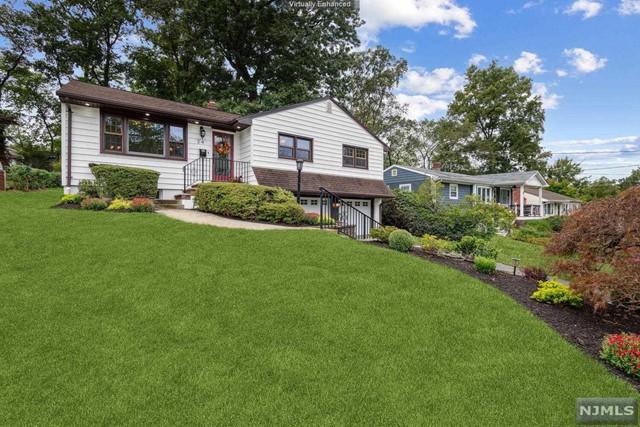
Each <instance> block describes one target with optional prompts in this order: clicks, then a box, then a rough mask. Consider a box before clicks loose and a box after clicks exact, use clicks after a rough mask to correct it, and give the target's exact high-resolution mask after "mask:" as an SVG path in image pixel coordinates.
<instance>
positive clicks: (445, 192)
mask: <svg viewBox="0 0 640 427" xmlns="http://www.w3.org/2000/svg"><path fill="white" fill-rule="evenodd" d="M443 184H444V187H443V188H442V196H443V199H442V200H443V201H444V202H445V203H449V204H452V205H457V204H460V203H462V202H464V198H465V197H466V196H469V195H471V194H472V193H473V185H468V184H458V198H457V199H450V198H449V186H450V184H449V183H448V182H445V183H443Z"/></svg>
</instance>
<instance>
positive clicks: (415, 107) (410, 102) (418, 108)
mask: <svg viewBox="0 0 640 427" xmlns="http://www.w3.org/2000/svg"><path fill="white" fill-rule="evenodd" d="M397 98H398V101H399V102H400V103H401V104H407V116H408V117H409V118H410V119H413V120H419V119H422V118H424V117H425V116H430V115H432V114H435V113H438V112H440V111H446V110H447V106H448V103H447V101H443V100H442V99H433V98H429V97H428V96H425V95H406V94H404V93H399V94H398V96H397Z"/></svg>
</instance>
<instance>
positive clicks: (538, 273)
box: [524, 266, 547, 282]
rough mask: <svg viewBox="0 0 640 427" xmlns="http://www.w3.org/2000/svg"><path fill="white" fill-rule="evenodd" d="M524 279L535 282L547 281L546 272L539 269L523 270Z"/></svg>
mask: <svg viewBox="0 0 640 427" xmlns="http://www.w3.org/2000/svg"><path fill="white" fill-rule="evenodd" d="M524 277H526V278H527V279H533V280H535V281H536V282H542V281H545V280H547V272H546V271H544V269H542V268H540V267H536V266H529V267H525V268H524Z"/></svg>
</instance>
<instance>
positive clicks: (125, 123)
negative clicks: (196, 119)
mask: <svg viewBox="0 0 640 427" xmlns="http://www.w3.org/2000/svg"><path fill="white" fill-rule="evenodd" d="M105 116H114V117H119V118H121V119H122V151H116V150H105V148H104V142H105V141H104V140H105V138H104V118H105ZM129 120H143V121H144V120H147V121H149V122H152V123H157V124H161V125H163V126H164V130H165V132H164V146H163V147H164V154H163V155H158V154H148V153H139V152H137V151H134V152H130V151H129ZM171 126H174V127H181V128H182V129H183V141H184V155H183V156H182V157H171V156H169V128H170V127H171ZM188 136H189V123H187V122H181V121H179V120H174V119H170V120H167V119H161V118H150V117H147V116H145V115H144V114H142V113H126V114H125V113H122V112H120V111H117V110H111V109H100V154H114V155H116V156H131V157H145V158H148V159H162V160H173V161H179V162H184V161H187V159H188V157H189V138H188Z"/></svg>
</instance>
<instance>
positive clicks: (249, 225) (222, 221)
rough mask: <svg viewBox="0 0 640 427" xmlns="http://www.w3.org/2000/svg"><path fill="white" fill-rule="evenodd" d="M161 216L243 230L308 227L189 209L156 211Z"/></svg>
mask: <svg viewBox="0 0 640 427" xmlns="http://www.w3.org/2000/svg"><path fill="white" fill-rule="evenodd" d="M156 212H158V213H159V214H161V215H165V216H168V217H169V218H173V219H177V220H180V221H184V222H190V223H193V224H207V225H215V226H216V227H225V228H243V229H245V230H292V229H293V230H295V229H308V227H285V226H282V225H273V224H263V223H260V222H251V221H240V220H237V219H232V218H227V217H224V216H219V215H214V214H211V213H206V212H201V211H198V210H191V209H157V210H156Z"/></svg>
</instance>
